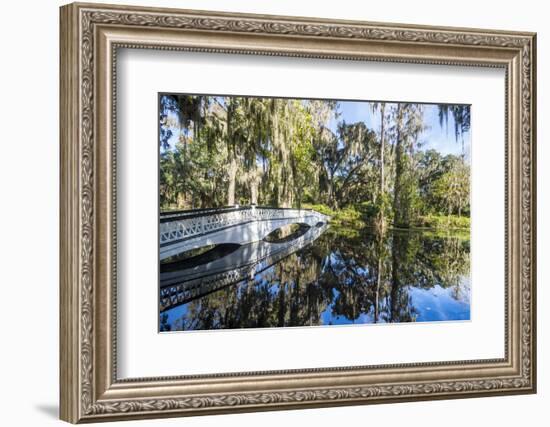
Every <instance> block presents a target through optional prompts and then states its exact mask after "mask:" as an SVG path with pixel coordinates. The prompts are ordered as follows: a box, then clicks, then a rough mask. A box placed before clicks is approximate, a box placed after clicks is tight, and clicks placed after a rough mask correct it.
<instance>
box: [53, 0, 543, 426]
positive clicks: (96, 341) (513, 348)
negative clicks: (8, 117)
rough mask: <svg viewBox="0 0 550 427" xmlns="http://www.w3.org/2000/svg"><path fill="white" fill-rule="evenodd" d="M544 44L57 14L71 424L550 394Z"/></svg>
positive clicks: (271, 19)
mask: <svg viewBox="0 0 550 427" xmlns="http://www.w3.org/2000/svg"><path fill="white" fill-rule="evenodd" d="M535 51H536V47H535V34H532V33H518V32H508V31H493V30H479V29H458V28H437V27H421V26H411V25H401V24H381V23H369V22H354V21H332V20H323V19H315V18H296V17H281V16H262V15H243V14H231V13H215V12H200V11H188V10H174V9H158V8H141V7H129V6H110V5H93V4H71V5H67V6H63V7H62V8H61V113H60V115H61V132H60V133H61V165H62V172H61V284H60V286H61V304H60V305H61V314H60V315H61V351H60V355H61V356H60V358H61V360H60V363H61V369H60V371H61V378H60V381H61V418H62V419H64V420H66V421H70V422H73V423H77V422H85V421H88V422H89V421H103V420H117V419H129V418H151V417H166V416H184V415H201V414H215V413H227V412H239V411H240V412H242V411H256V410H270V409H273V410H275V409H285V408H306V407H318V406H329V405H343V404H368V403H383V402H400V401H409V400H428V399H441V398H455V397H476V396H487V395H495V394H519V393H533V392H535V390H536V351H535V350H536V334H535V332H536V331H535V325H536V322H535V314H536V309H535V308H536V305H535V302H536V301H535V291H536V286H535V282H536V281H535V273H534V272H535V271H536V268H535V262H536V257H535V247H536V245H535V229H536V218H535V213H536V206H535V202H536V183H535V176H536V173H535V166H536V164H535V155H536V146H535V93H536V90H535V82H536V77H535V70H536V62H535V59H536V58H535Z"/></svg>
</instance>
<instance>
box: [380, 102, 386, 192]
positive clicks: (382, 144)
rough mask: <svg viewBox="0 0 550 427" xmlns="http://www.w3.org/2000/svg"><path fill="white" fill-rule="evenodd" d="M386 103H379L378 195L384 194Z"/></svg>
mask: <svg viewBox="0 0 550 427" xmlns="http://www.w3.org/2000/svg"><path fill="white" fill-rule="evenodd" d="M385 112H386V104H385V103H381V104H380V195H382V194H384V148H385V147H384V136H385V135H384V130H385V129H384V115H385Z"/></svg>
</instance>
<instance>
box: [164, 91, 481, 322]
mask: <svg viewBox="0 0 550 427" xmlns="http://www.w3.org/2000/svg"><path fill="white" fill-rule="evenodd" d="M158 135H159V241H160V245H159V264H160V268H159V275H160V278H159V290H160V295H159V306H160V307H159V315H160V318H159V329H160V331H161V332H173V331H191V330H212V329H237V328H264V327H296V326H298V327H306V326H308V327H309V326H332V325H350V324H373V323H397V322H399V323H402V322H430V321H464V320H469V319H470V287H471V283H470V155H471V154H470V153H471V150H470V106H469V105H449V104H425V103H411V102H384V101H358V100H329V99H297V98H296V99H293V98H278V97H255V96H235V95H217V94H215V95H204V94H177V93H161V94H159V133H158Z"/></svg>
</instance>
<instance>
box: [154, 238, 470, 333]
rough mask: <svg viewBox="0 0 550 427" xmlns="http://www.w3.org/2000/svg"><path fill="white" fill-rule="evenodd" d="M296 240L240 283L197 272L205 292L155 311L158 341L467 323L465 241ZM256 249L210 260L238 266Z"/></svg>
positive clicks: (467, 243) (225, 252)
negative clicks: (239, 331) (228, 332)
mask: <svg viewBox="0 0 550 427" xmlns="http://www.w3.org/2000/svg"><path fill="white" fill-rule="evenodd" d="M311 232H314V230H313V231H311ZM301 239H302V240H301V244H302V245H303V246H300V245H297V246H296V245H295V246H294V247H291V248H289V249H286V250H285V251H281V252H280V253H279V255H277V254H275V255H273V256H270V257H267V258H265V259H264V261H262V262H261V263H256V264H254V266H253V268H250V266H249V267H247V268H249V270H247V274H246V275H245V277H246V278H245V279H244V280H237V279H236V281H235V282H233V283H231V280H229V279H227V277H226V276H223V278H221V276H216V277H214V275H213V273H212V271H210V273H206V274H210V275H211V276H212V277H213V279H208V280H210V282H209V285H208V286H210V287H209V288H208V290H209V291H208V292H204V291H203V292H198V294H197V295H196V296H193V297H190V298H189V299H188V300H186V301H185V302H184V303H182V304H180V305H175V306H174V307H172V308H168V309H166V310H164V311H162V312H161V313H160V330H161V332H164V331H188V330H208V329H235V328H263V327H289V326H322V325H325V326H328V325H345V324H365V323H394V322H429V321H452V320H469V319H470V277H469V275H470V241H469V238H468V235H464V234H452V233H451V234H448V233H447V234H444V235H439V234H435V233H433V232H418V231H394V232H388V233H386V235H385V236H384V237H382V238H380V237H376V236H375V235H374V234H372V233H370V232H369V231H368V230H362V231H355V230H353V231H350V230H340V231H338V230H336V229H333V228H328V229H326V230H321V232H318V233H317V235H313V236H310V237H309V240H307V239H308V234H307V233H306V235H305V240H304V237H302V238H301ZM262 244H264V243H262V242H260V243H258V244H257V245H260V247H259V248H258V247H250V248H246V247H245V248H243V247H241V248H238V249H235V248H229V249H228V248H223V249H222V250H220V249H218V252H220V254H221V255H220V258H222V259H223V258H224V257H226V256H228V253H229V254H231V253H233V255H232V256H233V257H237V258H238V257H242V253H250V252H251V251H252V249H253V250H254V251H255V253H256V252H258V251H259V250H262V248H263V247H261V245H262ZM245 246H247V245H245ZM287 246H288V245H287ZM297 248H298V249H297ZM210 258H212V256H210ZM228 259H231V258H228ZM176 266H177V265H176ZM184 267H185V268H189V265H185V266H184ZM182 268H183V267H182ZM171 270H174V267H173V266H172V268H171ZM176 270H177V268H176ZM161 272H162V268H161ZM172 274H177V271H176V272H175V273H174V272H172ZM234 277H242V276H234ZM200 280H203V281H204V280H205V279H204V278H202V279H200ZM212 283H214V285H212ZM216 283H217V284H216ZM228 283H229V284H228ZM161 285H162V273H161ZM203 290H204V289H203Z"/></svg>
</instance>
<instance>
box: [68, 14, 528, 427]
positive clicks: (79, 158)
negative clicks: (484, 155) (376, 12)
mask: <svg viewBox="0 0 550 427" xmlns="http://www.w3.org/2000/svg"><path fill="white" fill-rule="evenodd" d="M60 13H61V15H60V18H61V19H60V21H61V37H60V52H61V62H60V71H61V81H60V92H61V93H60V110H61V111H60V135H61V141H60V144H61V176H60V185H61V201H60V213H61V219H60V233H61V234H60V328H61V329H60V385H61V396H60V407H61V410H60V416H61V419H63V420H65V421H68V422H71V423H79V422H94V421H112V420H123V419H138V418H155V417H169V416H189V415H202V414H217V413H228V412H247V411H259V410H281V409H296V408H311V407H322V406H332V405H357V404H370V403H385V402H402V401H411V400H430V399H444V398H459V397H479V396H489V395H498V394H521V393H534V392H535V391H536V273H535V272H536V241H535V236H536V169H535V168H536V127H535V123H536V116H535V106H536V100H535V95H536V35H535V34H533V33H519V32H508V31H494V30H479V29H463V28H445V27H424V26H412V25H401V24H381V23H369V22H355V21H332V20H324V19H315V18H297V17H282V16H263V15H244V14H231V13H217V12H201V11H189V10H174V9H160V8H142V7H129V6H128V7H126V6H113V5H99V4H80V3H75V4H70V5H67V6H63V7H62V8H61V12H60ZM121 49H151V50H170V51H176V52H202V53H204V54H209V53H212V54H219V53H223V54H227V55H235V54H239V55H263V56H282V57H294V58H315V59H317V60H318V61H320V62H321V63H322V61H325V60H333V59H338V60H346V61H347V60H349V61H376V62H388V63H403V64H433V65H445V66H448V67H453V66H456V67H463V66H471V67H491V68H499V69H502V70H503V71H504V73H505V87H503V90H502V97H503V98H504V99H505V118H504V123H505V129H504V135H505V140H504V141H503V144H504V146H505V165H504V169H505V174H504V176H502V177H501V178H502V181H503V182H504V186H505V212H502V215H503V216H504V218H505V229H504V230H502V233H503V235H504V242H505V253H504V254H503V255H502V256H503V258H504V265H505V272H504V277H505V280H504V283H502V287H503V288H504V291H503V292H504V296H505V307H504V313H505V314H504V325H503V328H504V336H505V340H504V341H505V342H504V351H503V353H504V357H503V358H498V359H478V360H457V361H443V362H441V361H437V360H434V361H432V362H422V363H407V364H381V365H368V364H363V365H360V366H335V367H333V368H326V367H324V368H318V367H314V366H312V367H311V368H308V369H303V368H299V369H287V370H267V371H259V372H258V371H254V372H238V373H227V372H219V373H215V374H211V373H210V374H205V375H181V376H170V377H152V378H151V377H146V378H130V379H128V378H120V377H119V376H118V375H117V372H118V368H119V367H118V366H117V365H118V362H117V345H118V344H120V336H119V335H117V304H118V302H117V256H120V254H119V253H118V252H117V251H118V250H120V248H118V247H117V226H116V225H117V206H116V199H117V182H116V181H117V179H116V177H117V175H116V167H117V162H119V161H120V159H118V158H117V150H116V137H117V132H116V130H117V108H116V106H117V97H116V93H117V92H116V88H117V77H118V76H117V73H116V64H117V54H118V52H119V51H120V50H121ZM151 286H157V284H156V283H155V284H151ZM118 332H119V331H118Z"/></svg>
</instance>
